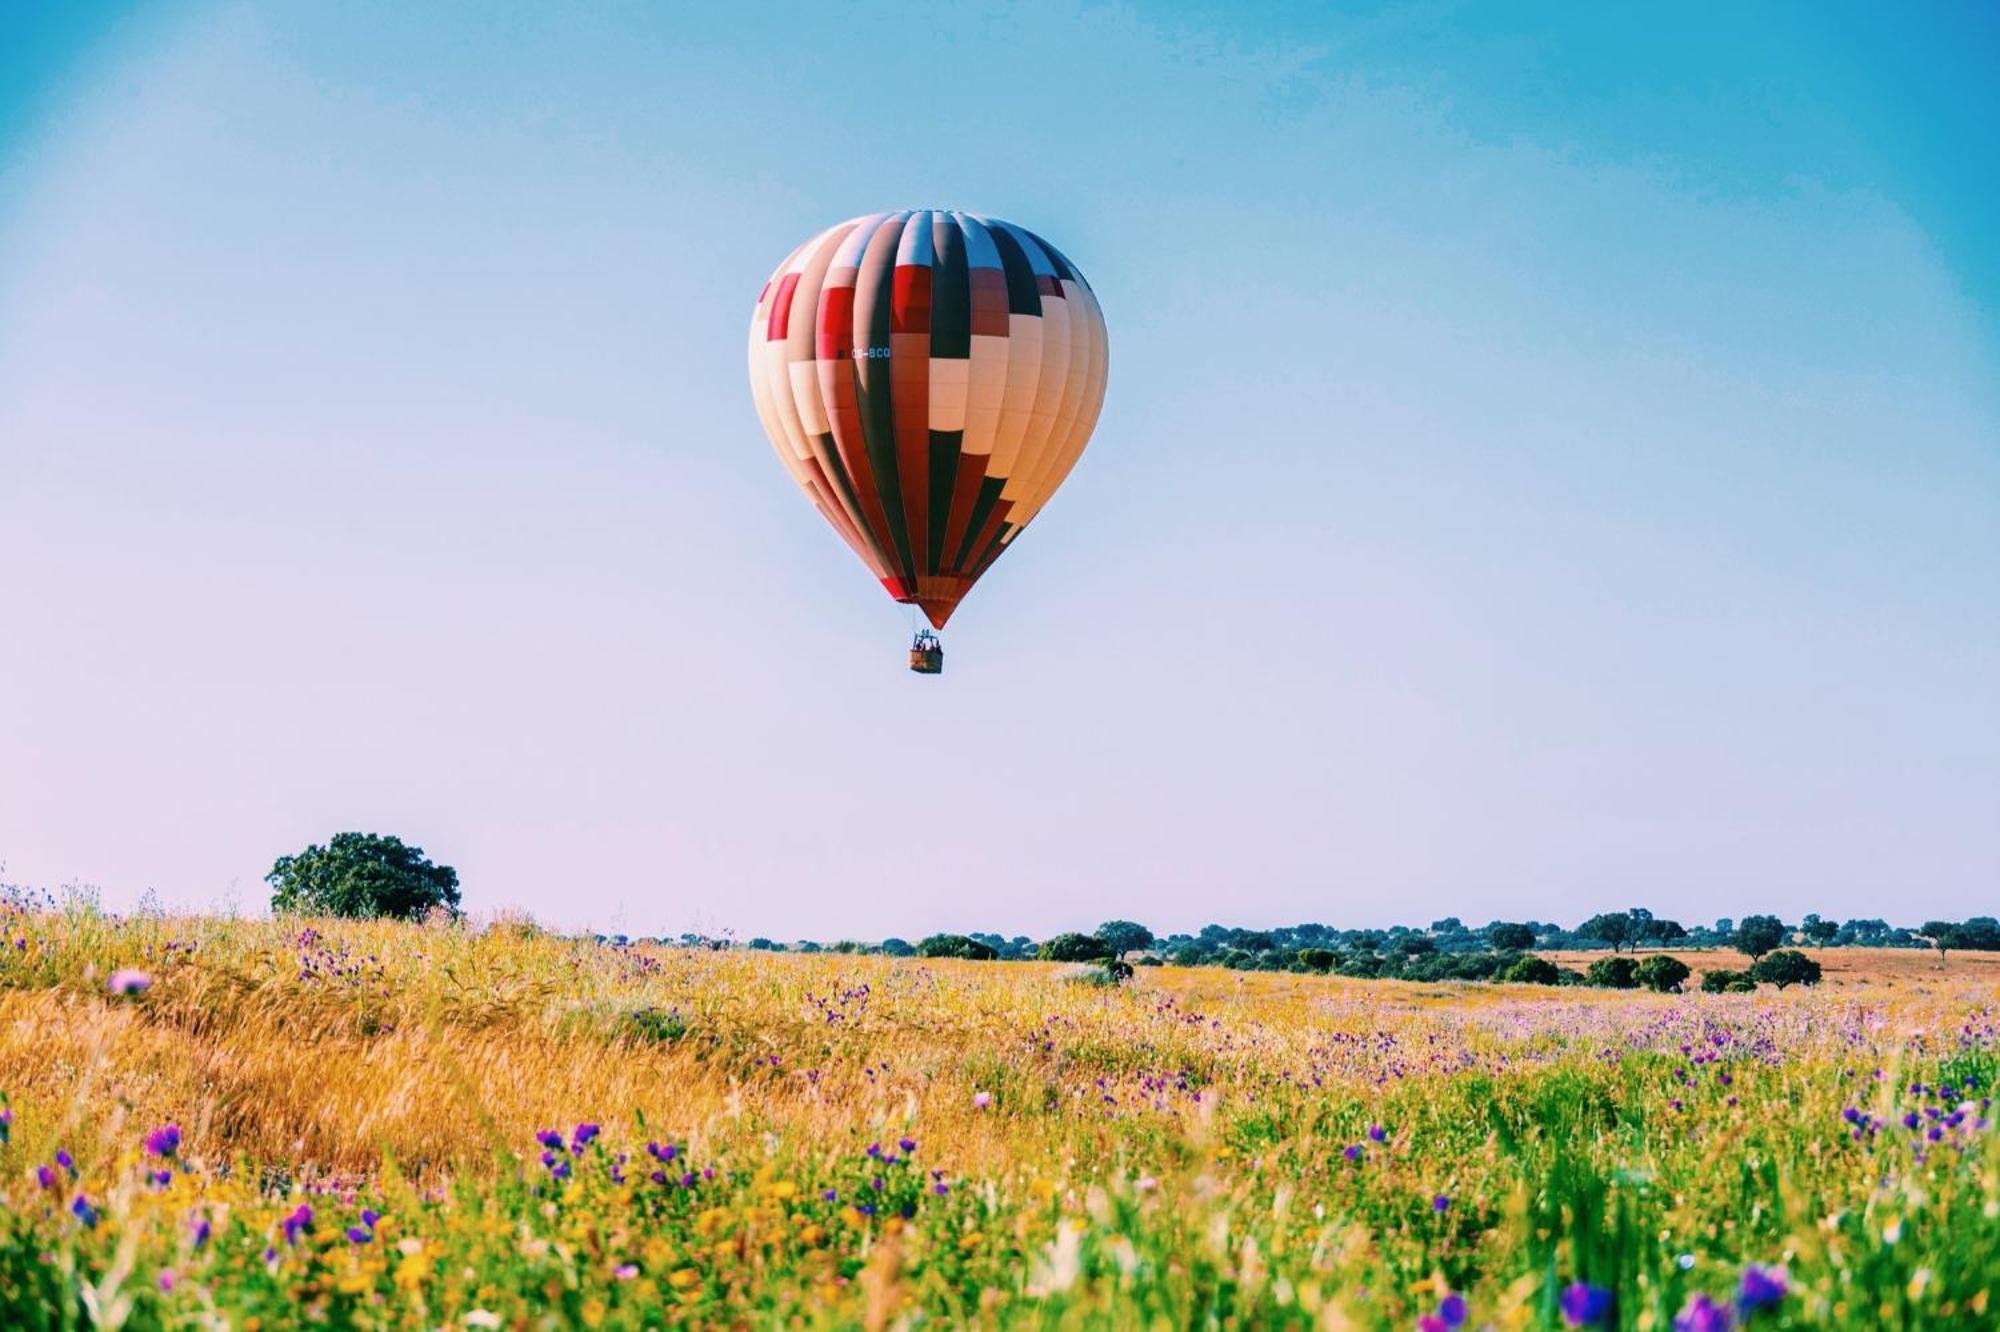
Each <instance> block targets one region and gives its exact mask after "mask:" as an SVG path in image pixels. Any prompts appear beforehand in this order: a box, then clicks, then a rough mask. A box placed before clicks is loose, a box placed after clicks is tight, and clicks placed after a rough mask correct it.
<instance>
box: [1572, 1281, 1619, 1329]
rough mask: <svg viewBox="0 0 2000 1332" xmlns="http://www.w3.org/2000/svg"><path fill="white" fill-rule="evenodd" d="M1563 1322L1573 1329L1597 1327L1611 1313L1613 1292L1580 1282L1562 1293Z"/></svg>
mask: <svg viewBox="0 0 2000 1332" xmlns="http://www.w3.org/2000/svg"><path fill="white" fill-rule="evenodd" d="M1560 1304H1561V1308H1562V1316H1563V1321H1564V1322H1565V1323H1568V1324H1569V1325H1570V1326H1571V1327H1596V1326H1597V1325H1598V1324H1599V1323H1602V1322H1603V1321H1604V1319H1605V1317H1606V1316H1607V1315H1608V1314H1610V1312H1611V1292H1610V1291H1608V1290H1606V1289H1605V1288H1604V1287H1602V1286H1593V1285H1590V1284H1588V1283H1587V1282H1582V1281H1578V1282H1575V1283H1574V1284H1572V1285H1571V1286H1570V1287H1569V1288H1568V1289H1566V1290H1564V1291H1563V1293H1562V1299H1561V1301H1560Z"/></svg>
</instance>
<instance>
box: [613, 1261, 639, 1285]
mask: <svg viewBox="0 0 2000 1332" xmlns="http://www.w3.org/2000/svg"><path fill="white" fill-rule="evenodd" d="M638 1275H639V1265H638V1264H637V1263H620V1264H618V1266H616V1267H614V1268H612V1269H611V1277H612V1279H613V1280H614V1281H630V1280H631V1279H632V1278H633V1277H635V1276H638Z"/></svg>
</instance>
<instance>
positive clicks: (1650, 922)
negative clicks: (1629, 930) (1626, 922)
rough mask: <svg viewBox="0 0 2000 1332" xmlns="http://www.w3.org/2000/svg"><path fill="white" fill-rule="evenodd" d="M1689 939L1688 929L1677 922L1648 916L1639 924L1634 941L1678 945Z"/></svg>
mask: <svg viewBox="0 0 2000 1332" xmlns="http://www.w3.org/2000/svg"><path fill="white" fill-rule="evenodd" d="M1687 937H1688V932H1687V929H1686V928H1685V927H1684V926H1683V925H1682V924H1681V923H1680V922H1679V921H1677V920H1664V919H1661V918H1660V917H1658V916H1648V917H1647V918H1646V919H1645V920H1643V921H1639V922H1638V929H1637V930H1636V931H1634V939H1635V940H1636V941H1637V942H1639V943H1656V944H1664V943H1678V942H1680V941H1681V940H1682V939H1685V938H1687Z"/></svg>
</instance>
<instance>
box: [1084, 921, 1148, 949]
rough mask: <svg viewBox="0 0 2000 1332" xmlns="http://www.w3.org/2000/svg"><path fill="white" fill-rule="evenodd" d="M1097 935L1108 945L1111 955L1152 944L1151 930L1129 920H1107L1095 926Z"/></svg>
mask: <svg viewBox="0 0 2000 1332" xmlns="http://www.w3.org/2000/svg"><path fill="white" fill-rule="evenodd" d="M1097 937H1098V938H1100V939H1102V940H1104V942H1105V944H1106V945H1107V946H1109V948H1110V949H1111V955H1112V956H1113V957H1123V956H1125V954H1127V953H1136V952H1138V951H1139V950H1140V949H1142V948H1151V947H1152V946H1153V932H1152V931H1151V930H1149V929H1147V928H1146V927H1145V926H1144V925H1141V924H1139V923H1138V922H1137V921H1131V920H1107V921H1105V922H1104V923H1103V924H1102V925H1099V926H1098V927H1097Z"/></svg>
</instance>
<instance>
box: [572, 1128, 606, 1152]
mask: <svg viewBox="0 0 2000 1332" xmlns="http://www.w3.org/2000/svg"><path fill="white" fill-rule="evenodd" d="M598 1132H599V1130H598V1127H597V1125H595V1124H578V1125H577V1126H576V1134H575V1136H574V1137H572V1138H571V1139H570V1150H571V1151H573V1152H576V1153H578V1154H579V1155H581V1154H582V1152H583V1149H584V1148H586V1147H588V1146H589V1145H590V1144H591V1142H592V1141H593V1140H594V1139H595V1138H596V1137H597V1134H598Z"/></svg>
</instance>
